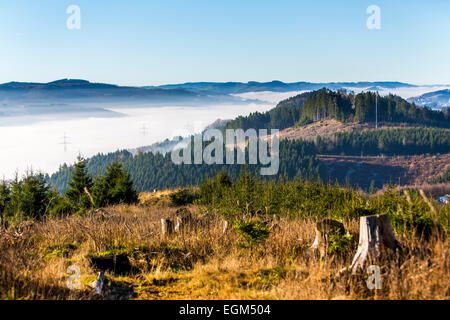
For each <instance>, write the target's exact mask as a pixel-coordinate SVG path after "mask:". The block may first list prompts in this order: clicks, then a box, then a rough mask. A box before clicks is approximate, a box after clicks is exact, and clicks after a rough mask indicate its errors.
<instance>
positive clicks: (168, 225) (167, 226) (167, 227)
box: [161, 219, 174, 237]
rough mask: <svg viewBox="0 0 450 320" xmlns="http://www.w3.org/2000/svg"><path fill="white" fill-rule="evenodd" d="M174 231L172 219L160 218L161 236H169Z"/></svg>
mask: <svg viewBox="0 0 450 320" xmlns="http://www.w3.org/2000/svg"><path fill="white" fill-rule="evenodd" d="M173 232H174V225H173V221H172V220H170V219H161V234H162V236H163V237H166V236H171V235H172V234H173Z"/></svg>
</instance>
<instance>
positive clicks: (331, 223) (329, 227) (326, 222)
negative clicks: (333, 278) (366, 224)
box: [309, 219, 345, 258]
mask: <svg viewBox="0 0 450 320" xmlns="http://www.w3.org/2000/svg"><path fill="white" fill-rule="evenodd" d="M333 232H339V233H341V234H345V228H344V225H343V224H342V223H341V222H339V221H336V220H332V219H323V220H322V221H319V222H317V224H316V238H315V239H314V243H313V244H312V246H311V247H310V248H309V249H310V250H311V251H312V252H314V253H315V254H320V258H323V257H325V256H326V255H327V252H328V247H329V235H330V233H333Z"/></svg>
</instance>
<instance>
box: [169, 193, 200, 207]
mask: <svg viewBox="0 0 450 320" xmlns="http://www.w3.org/2000/svg"><path fill="white" fill-rule="evenodd" d="M169 198H170V201H171V202H172V204H173V205H174V206H177V207H180V206H186V205H188V204H193V203H194V201H195V200H196V199H197V198H198V194H197V192H195V191H194V190H193V189H182V190H179V191H176V192H173V193H171V194H170V195H169Z"/></svg>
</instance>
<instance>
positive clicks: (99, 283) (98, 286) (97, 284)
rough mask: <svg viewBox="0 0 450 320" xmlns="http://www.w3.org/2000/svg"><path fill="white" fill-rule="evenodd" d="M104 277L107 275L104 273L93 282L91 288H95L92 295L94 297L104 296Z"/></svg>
mask: <svg viewBox="0 0 450 320" xmlns="http://www.w3.org/2000/svg"><path fill="white" fill-rule="evenodd" d="M104 276H105V273H104V272H103V271H102V272H100V273H99V274H98V277H97V279H96V280H95V281H94V282H92V284H91V286H92V288H93V290H92V293H93V295H94V296H102V290H103V279H104Z"/></svg>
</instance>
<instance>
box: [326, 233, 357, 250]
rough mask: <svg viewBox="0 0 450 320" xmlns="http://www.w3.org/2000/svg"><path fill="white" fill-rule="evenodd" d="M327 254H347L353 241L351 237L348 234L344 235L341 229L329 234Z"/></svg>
mask: <svg viewBox="0 0 450 320" xmlns="http://www.w3.org/2000/svg"><path fill="white" fill-rule="evenodd" d="M328 241H329V246H328V253H329V254H337V253H345V252H348V250H349V249H350V246H351V244H352V241H353V236H352V235H350V234H349V233H344V232H343V231H342V230H341V229H337V230H335V231H333V232H330V235H329V237H328Z"/></svg>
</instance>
